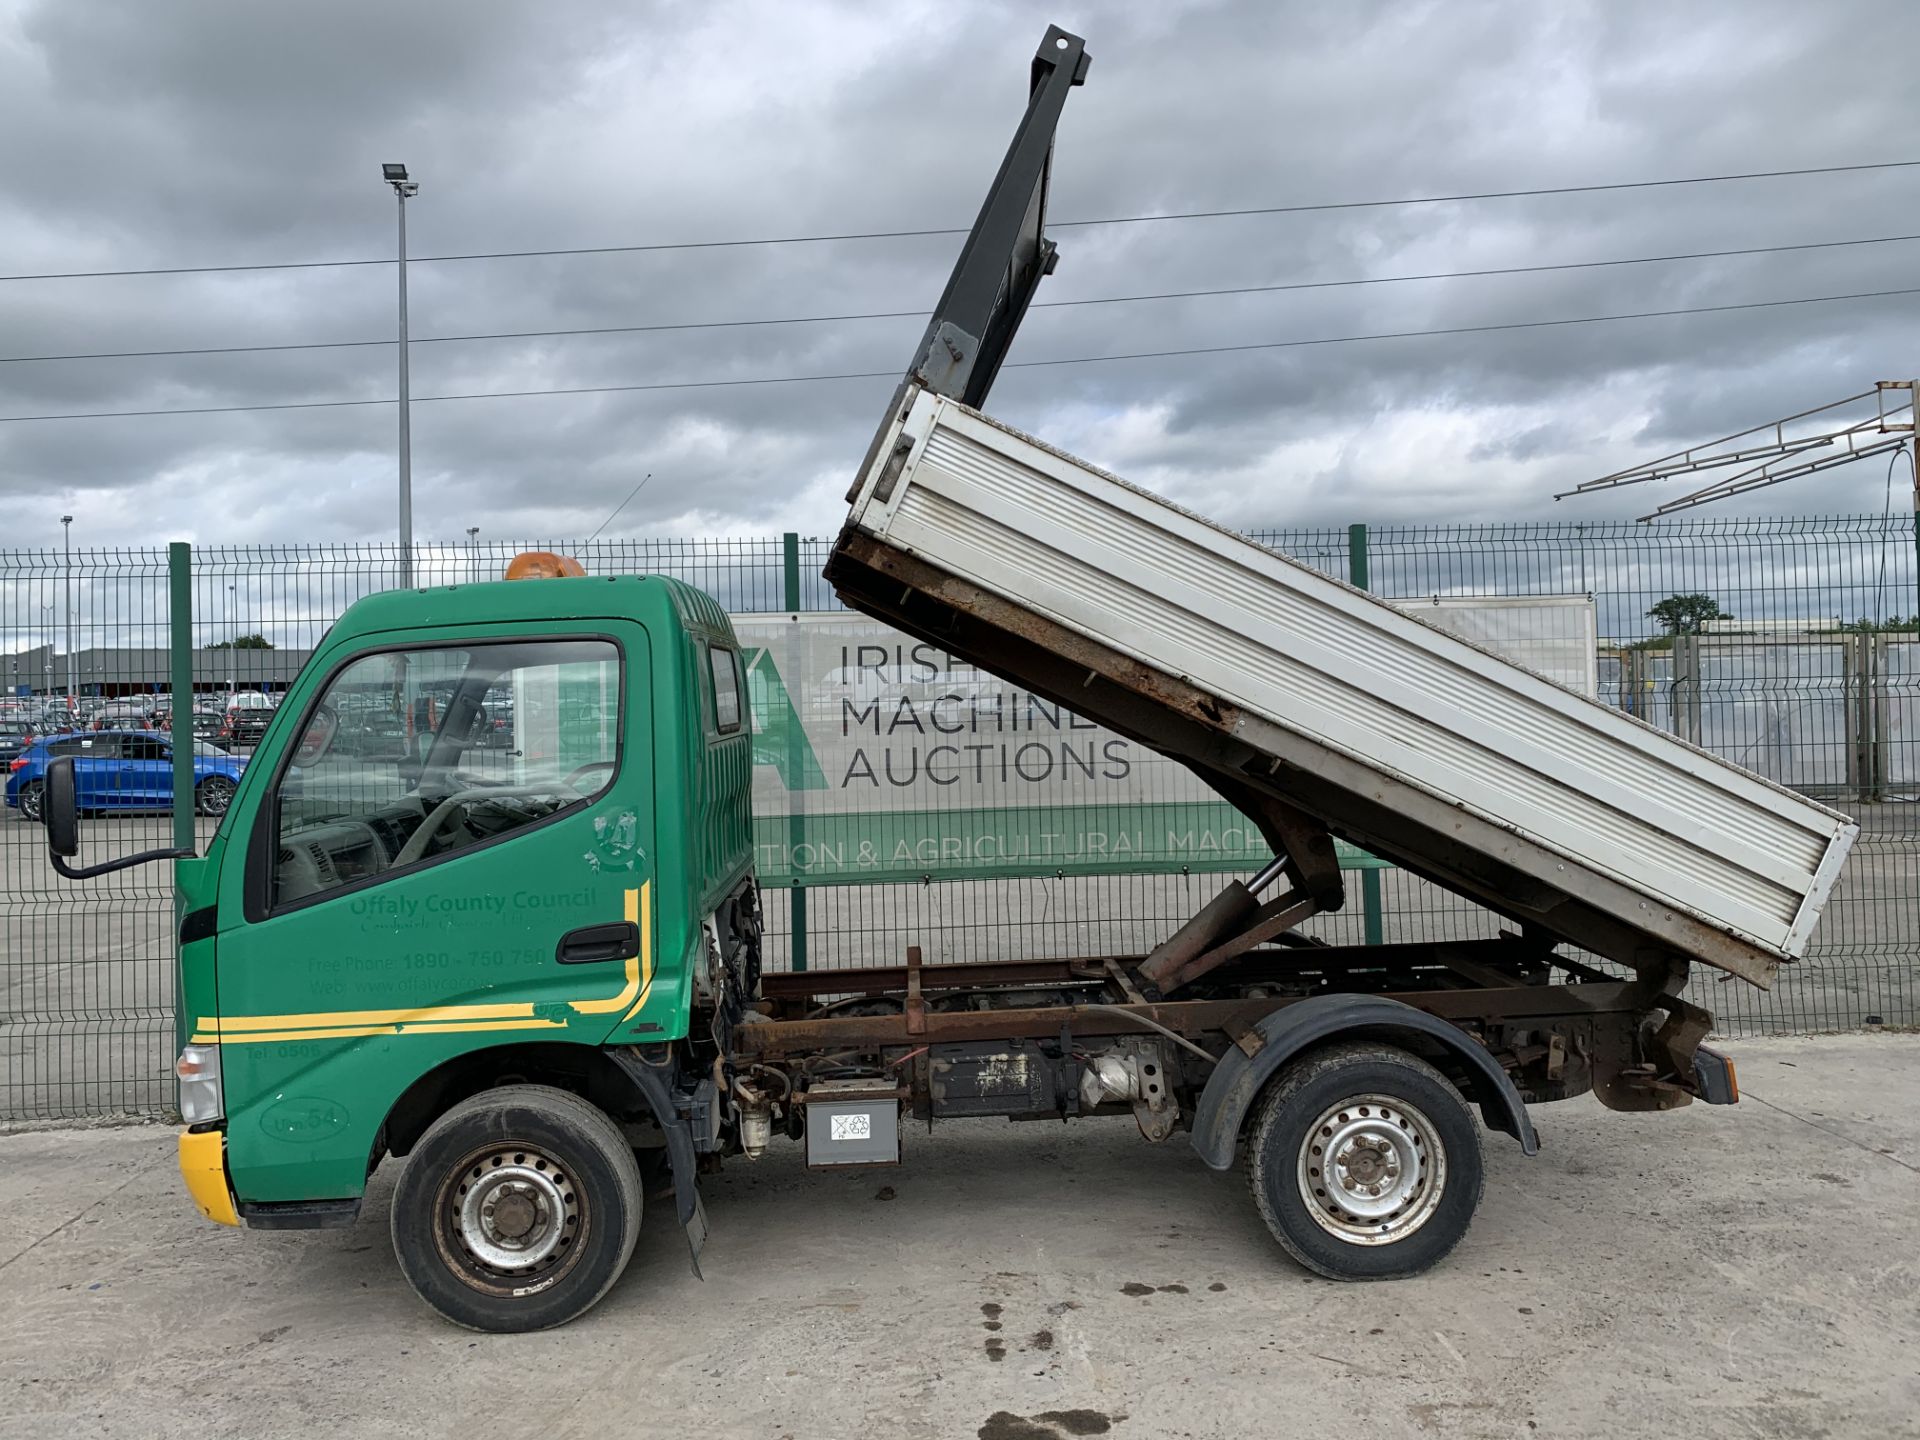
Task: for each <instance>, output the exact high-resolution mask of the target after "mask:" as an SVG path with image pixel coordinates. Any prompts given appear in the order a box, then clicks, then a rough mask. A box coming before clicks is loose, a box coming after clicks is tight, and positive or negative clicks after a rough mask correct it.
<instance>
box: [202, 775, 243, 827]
mask: <svg viewBox="0 0 1920 1440" xmlns="http://www.w3.org/2000/svg"><path fill="white" fill-rule="evenodd" d="M235 788H236V787H235V785H234V783H233V781H231V780H229V779H228V778H227V777H226V776H224V775H209V776H208V777H207V778H206V779H204V780H202V781H201V782H200V783H199V785H197V786H195V787H194V792H193V808H194V809H196V810H198V811H199V812H200V813H201V814H202V815H208V816H211V817H213V818H214V819H216V820H217V819H219V818H220V817H221V816H222V815H224V814H226V813H227V807H228V806H229V805H231V804H233V792H234V790H235Z"/></svg>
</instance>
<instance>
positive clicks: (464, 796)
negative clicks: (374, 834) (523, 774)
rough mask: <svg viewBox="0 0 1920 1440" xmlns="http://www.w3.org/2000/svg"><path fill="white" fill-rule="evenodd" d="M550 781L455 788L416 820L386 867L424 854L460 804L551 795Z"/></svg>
mask: <svg viewBox="0 0 1920 1440" xmlns="http://www.w3.org/2000/svg"><path fill="white" fill-rule="evenodd" d="M551 794H553V786H552V784H550V783H548V784H540V785H486V786H472V787H469V788H468V789H465V790H456V791H454V792H453V793H452V794H451V795H449V796H447V798H446V799H444V800H442V801H441V802H440V803H439V804H438V805H436V806H434V807H433V809H431V810H429V811H428V812H427V818H426V819H424V820H422V821H421V822H420V827H419V829H417V830H415V831H414V832H413V834H411V835H409V836H408V837H407V843H406V844H404V845H402V846H401V847H400V848H399V849H398V850H397V851H395V852H394V856H393V860H392V862H391V864H390V865H389V866H388V868H389V869H393V870H397V869H399V868H400V867H401V866H402V865H411V864H412V863H413V862H414V861H416V860H418V859H419V858H420V857H421V856H422V855H424V854H426V853H427V846H429V845H431V844H432V843H433V841H434V837H435V836H437V835H438V834H439V833H440V832H441V831H442V830H444V829H446V828H447V821H448V820H450V819H451V818H453V815H454V812H455V811H457V810H459V808H460V807H461V806H463V805H466V804H470V803H471V802H473V801H475V800H500V799H505V798H506V797H508V796H514V795H551Z"/></svg>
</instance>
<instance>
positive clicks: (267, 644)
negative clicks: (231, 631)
mask: <svg viewBox="0 0 1920 1440" xmlns="http://www.w3.org/2000/svg"><path fill="white" fill-rule="evenodd" d="M207 648H208V649H209V650H271V649H273V642H272V641H271V640H269V639H267V637H266V636H264V635H258V634H255V635H236V636H235V637H234V638H233V639H231V640H222V641H221V642H220V643H219V644H218V645H209V646H208V647H207Z"/></svg>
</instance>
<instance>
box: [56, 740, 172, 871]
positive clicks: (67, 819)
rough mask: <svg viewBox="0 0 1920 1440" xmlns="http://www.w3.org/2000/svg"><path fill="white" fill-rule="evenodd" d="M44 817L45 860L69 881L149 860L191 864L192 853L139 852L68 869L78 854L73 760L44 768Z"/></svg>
mask: <svg viewBox="0 0 1920 1440" xmlns="http://www.w3.org/2000/svg"><path fill="white" fill-rule="evenodd" d="M46 787H47V789H46V794H45V796H44V797H43V798H44V801H45V807H46V809H45V814H46V817H47V858H48V859H49V860H50V861H51V862H52V863H53V868H54V869H55V870H56V871H58V872H59V873H60V874H62V875H64V876H66V877H67V879H69V880H90V879H92V878H93V877H94V876H95V875H106V874H110V873H111V872H113V871H115V870H125V869H127V868H128V867H129V866H132V865H144V864H146V863H147V862H148V861H149V860H191V859H192V858H193V851H192V850H191V849H186V850H142V851H140V852H139V853H138V854H137V855H127V856H123V857H122V858H121V859H118V860H103V861H101V862H100V864H98V865H69V864H68V863H67V862H68V861H69V860H71V859H72V858H73V857H74V856H75V855H78V854H79V853H80V801H79V796H78V795H77V794H76V793H75V790H74V780H73V757H72V756H71V755H62V756H60V757H59V759H57V760H54V761H52V762H51V763H50V764H49V765H48V766H47V778H46Z"/></svg>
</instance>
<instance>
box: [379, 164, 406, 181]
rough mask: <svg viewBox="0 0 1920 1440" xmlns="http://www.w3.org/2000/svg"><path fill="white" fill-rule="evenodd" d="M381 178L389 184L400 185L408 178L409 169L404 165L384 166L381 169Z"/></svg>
mask: <svg viewBox="0 0 1920 1440" xmlns="http://www.w3.org/2000/svg"><path fill="white" fill-rule="evenodd" d="M380 178H381V179H383V180H385V181H386V182H387V183H388V184H398V183H399V182H400V181H402V180H404V179H406V178H407V167H406V166H404V165H382V166H381V167H380Z"/></svg>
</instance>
